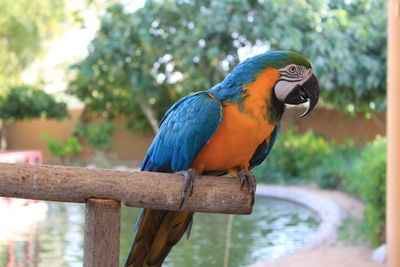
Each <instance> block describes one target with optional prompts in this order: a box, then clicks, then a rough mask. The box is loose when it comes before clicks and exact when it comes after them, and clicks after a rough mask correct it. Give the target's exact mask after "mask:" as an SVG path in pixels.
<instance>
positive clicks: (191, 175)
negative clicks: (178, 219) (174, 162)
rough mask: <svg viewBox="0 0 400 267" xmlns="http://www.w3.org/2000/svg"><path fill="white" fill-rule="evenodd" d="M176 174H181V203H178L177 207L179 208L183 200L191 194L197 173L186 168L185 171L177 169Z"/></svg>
mask: <svg viewBox="0 0 400 267" xmlns="http://www.w3.org/2000/svg"><path fill="white" fill-rule="evenodd" d="M177 174H179V175H182V176H183V187H182V199H181V203H180V204H179V209H181V208H182V206H183V203H185V200H186V199H187V198H188V197H190V196H192V194H193V190H194V182H195V180H196V177H197V173H196V171H195V170H193V169H188V170H185V171H179V172H177Z"/></svg>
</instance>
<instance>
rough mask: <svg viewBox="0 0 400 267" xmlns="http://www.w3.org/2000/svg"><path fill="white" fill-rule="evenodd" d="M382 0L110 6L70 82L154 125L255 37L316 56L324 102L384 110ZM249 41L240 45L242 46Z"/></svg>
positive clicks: (91, 99)
mask: <svg viewBox="0 0 400 267" xmlns="http://www.w3.org/2000/svg"><path fill="white" fill-rule="evenodd" d="M385 16H386V11H385V1H384V0H374V1H364V0H354V1H344V0H336V1H328V0H313V1H289V0H280V1H272V0H258V1H257V0H226V1H205V0H202V1H193V0H192V1H191V0H189V1H167V0H161V1H155V0H148V1H146V3H145V6H144V7H143V8H142V9H140V10H138V11H136V12H133V13H132V12H129V11H127V10H125V9H124V6H123V5H121V4H116V5H113V6H111V7H110V8H108V9H107V11H106V13H105V15H104V16H103V17H102V19H101V26H100V29H99V31H98V33H97V35H96V37H95V39H94V40H93V41H92V43H91V44H90V46H89V55H88V56H87V57H86V58H85V59H84V60H82V61H81V62H78V63H77V64H76V65H74V66H73V69H75V70H76V71H77V76H76V78H75V79H74V80H73V81H72V82H71V83H70V90H69V91H70V92H71V93H72V94H74V95H76V96H78V97H79V98H80V99H81V100H82V101H84V102H85V103H86V106H87V107H88V108H89V109H90V110H92V111H95V112H98V113H101V114H103V115H104V116H105V117H107V118H112V117H113V116H115V115H116V114H119V113H122V114H126V115H128V116H129V117H130V118H131V124H132V126H134V127H136V128H144V127H148V126H149V125H151V126H152V128H153V129H154V130H155V131H156V130H157V125H158V120H159V119H160V117H161V115H162V114H163V113H164V112H165V110H166V109H167V108H168V107H169V106H170V105H171V104H172V103H173V102H174V101H176V100H177V99H178V98H180V97H181V96H182V95H185V94H188V93H190V92H194V91H199V90H206V89H208V88H210V87H211V86H212V85H214V84H216V83H218V82H220V81H221V80H222V79H223V77H224V76H225V75H226V74H227V72H228V71H229V70H230V69H231V68H232V67H233V66H234V65H236V64H237V63H238V62H239V51H240V49H245V48H249V47H254V46H256V47H264V48H265V49H268V48H269V49H281V50H293V51H298V52H301V53H302V54H304V55H306V56H307V57H309V58H310V59H311V61H312V62H313V63H314V68H315V70H316V72H317V75H318V77H319V79H320V81H321V87H322V89H323V90H322V98H323V101H322V102H323V103H328V104H329V103H332V104H335V105H337V106H339V107H340V108H342V109H344V110H348V111H352V112H361V111H362V112H369V111H371V110H374V109H376V110H380V111H384V109H385V105H386V101H385V76H386V74H385V60H386V58H385V54H386V53H385V34H386V32H385V31H386V29H385V26H386V24H385ZM242 51H243V50H242Z"/></svg>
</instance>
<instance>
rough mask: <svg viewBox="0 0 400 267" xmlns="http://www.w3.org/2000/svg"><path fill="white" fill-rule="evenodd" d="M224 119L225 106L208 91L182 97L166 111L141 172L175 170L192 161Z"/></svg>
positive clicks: (187, 165)
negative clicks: (223, 109)
mask: <svg viewBox="0 0 400 267" xmlns="http://www.w3.org/2000/svg"><path fill="white" fill-rule="evenodd" d="M221 122H222V105H221V103H220V101H218V100H216V99H214V98H212V97H210V95H209V94H208V92H198V93H195V94H192V95H188V96H186V97H184V98H182V99H181V100H179V101H178V102H177V103H175V105H173V106H172V107H171V108H170V109H169V110H168V112H167V113H166V114H165V116H164V118H163V119H162V121H161V126H160V130H159V133H158V134H157V136H156V138H155V139H154V141H153V144H152V145H151V147H150V149H149V151H148V153H147V155H146V158H145V159H144V162H143V164H142V171H158V172H176V171H180V170H187V169H189V167H190V163H191V162H192V160H193V159H194V157H195V156H196V155H197V153H198V152H199V151H200V149H201V148H202V147H203V146H204V145H205V144H206V143H207V141H208V139H210V138H211V136H212V135H213V134H214V132H215V131H216V130H217V128H218V126H219V125H220V124H221Z"/></svg>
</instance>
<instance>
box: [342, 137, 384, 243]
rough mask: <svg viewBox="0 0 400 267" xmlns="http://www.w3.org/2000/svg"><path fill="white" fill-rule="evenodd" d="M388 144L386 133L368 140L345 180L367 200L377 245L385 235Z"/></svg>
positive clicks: (370, 227)
mask: <svg viewBox="0 0 400 267" xmlns="http://www.w3.org/2000/svg"><path fill="white" fill-rule="evenodd" d="M386 148H387V139H386V138H384V137H378V138H376V139H375V140H374V141H373V142H372V143H369V144H367V145H366V146H365V148H364V149H363V150H362V152H361V155H360V156H359V157H358V158H357V159H356V160H355V161H354V165H353V169H352V170H351V171H350V172H349V173H348V175H347V177H346V179H345V180H344V188H345V189H346V190H348V191H349V192H352V193H354V194H356V195H357V196H359V197H360V198H361V199H362V200H363V201H364V203H365V210H364V217H365V225H366V231H365V232H366V233H367V234H368V235H367V239H368V240H369V241H370V242H371V243H372V245H374V246H377V245H379V244H380V243H381V242H382V240H384V238H385V215H386V207H385V203H386V161H387V159H386Z"/></svg>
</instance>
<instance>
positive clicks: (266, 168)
mask: <svg viewBox="0 0 400 267" xmlns="http://www.w3.org/2000/svg"><path fill="white" fill-rule="evenodd" d="M386 146H387V141H386V138H383V137H378V138H376V139H375V140H374V141H373V142H371V143H368V144H366V145H365V146H364V147H362V148H357V147H355V146H354V145H352V144H351V143H348V144H344V145H338V144H335V143H333V142H331V141H327V140H325V139H324V138H322V137H320V136H318V135H316V134H314V133H312V132H310V131H309V132H307V133H305V134H299V133H297V132H296V131H289V132H288V133H286V134H280V136H279V137H278V139H277V141H276V144H275V145H274V147H273V149H272V152H271V154H270V155H269V156H268V158H267V159H266V160H265V162H263V163H262V164H261V165H260V166H258V167H256V168H255V169H254V172H255V174H256V176H257V179H258V181H261V182H266V183H299V182H314V183H317V184H318V185H319V186H320V187H322V188H328V189H340V190H344V191H347V192H349V193H352V194H354V195H356V196H357V197H359V198H360V199H361V200H362V201H363V202H364V203H365V210H364V222H363V226H362V231H363V233H364V236H365V239H366V240H368V241H369V242H371V244H372V245H374V246H376V245H379V243H381V242H383V241H384V229H385V211H386V209H385V199H386Z"/></svg>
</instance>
